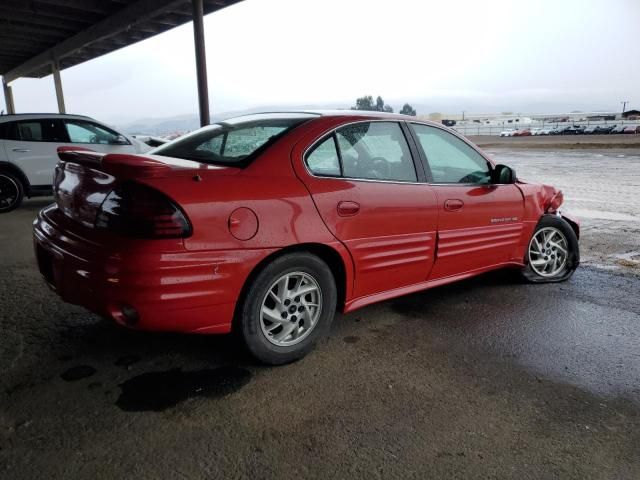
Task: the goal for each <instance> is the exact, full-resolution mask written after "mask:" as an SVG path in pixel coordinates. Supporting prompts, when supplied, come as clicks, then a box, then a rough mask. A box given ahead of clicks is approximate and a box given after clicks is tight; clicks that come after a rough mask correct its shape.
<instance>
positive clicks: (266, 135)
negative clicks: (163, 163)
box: [149, 116, 309, 167]
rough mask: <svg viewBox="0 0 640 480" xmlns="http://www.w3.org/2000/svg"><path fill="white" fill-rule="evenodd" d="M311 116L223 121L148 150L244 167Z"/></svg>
mask: <svg viewBox="0 0 640 480" xmlns="http://www.w3.org/2000/svg"><path fill="white" fill-rule="evenodd" d="M308 119H309V117H307V116H305V117H295V118H258V119H256V118H255V117H251V118H248V119H247V121H246V122H243V121H240V119H234V120H230V121H228V122H221V123H218V124H215V125H212V126H210V127H205V128H204V129H201V130H196V131H195V132H193V133H191V134H189V135H186V136H185V137H182V138H180V139H178V140H176V141H174V142H171V143H168V144H166V145H162V146H160V147H158V148H156V149H155V150H153V151H151V152H149V153H152V154H153V155H162V156H165V157H175V158H183V159H185V160H195V161H197V162H202V163H208V164H212V165H230V166H238V167H242V166H245V165H247V164H248V162H250V161H251V160H252V159H253V158H255V157H256V156H257V155H258V154H259V153H260V152H261V151H263V150H264V149H265V148H266V147H267V146H269V145H270V144H272V143H273V142H274V141H275V140H276V139H278V138H279V137H281V136H282V135H284V134H285V133H286V132H288V131H289V130H291V129H292V128H294V127H296V126H298V125H300V124H301V123H303V122H305V121H307V120H308Z"/></svg>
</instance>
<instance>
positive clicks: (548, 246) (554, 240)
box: [529, 227, 569, 278]
mask: <svg viewBox="0 0 640 480" xmlns="http://www.w3.org/2000/svg"><path fill="white" fill-rule="evenodd" d="M568 256H569V247H568V242H567V238H566V237H565V236H564V234H563V233H562V232H561V231H560V230H558V229H557V228H555V227H545V228H541V229H540V230H538V231H537V232H536V233H535V234H534V235H533V237H532V238H531V242H529V264H530V265H531V268H532V269H533V271H534V272H536V273H537V274H538V275H540V276H541V277H546V278H550V277H555V276H557V275H558V274H560V273H562V272H563V271H564V268H565V266H566V264H567V258H568Z"/></svg>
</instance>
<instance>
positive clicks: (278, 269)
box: [239, 252, 337, 365]
mask: <svg viewBox="0 0 640 480" xmlns="http://www.w3.org/2000/svg"><path fill="white" fill-rule="evenodd" d="M336 301H337V291H336V285H335V280H334V278H333V274H332V273H331V270H330V269H329V267H328V266H327V264H326V263H324V262H323V261H322V260H321V259H320V258H318V257H317V256H315V255H312V254H310V253H305V252H296V253H291V254H286V255H283V256H282V257H278V258H276V259H275V260H273V261H272V262H271V263H269V264H268V265H267V266H266V267H265V268H264V269H263V270H262V271H260V273H259V274H258V275H257V276H256V277H255V279H254V280H253V281H252V283H251V285H250V286H249V288H248V289H247V292H246V295H244V298H243V300H242V305H241V309H240V310H239V313H240V318H239V322H240V327H241V332H242V337H243V339H244V341H245V343H246V345H247V347H248V349H249V351H250V352H251V353H252V354H253V356H255V357H256V358H257V359H258V360H260V361H262V362H264V363H268V364H272V365H279V364H283V363H288V362H292V361H294V360H297V359H299V358H301V357H303V356H304V355H306V354H307V353H308V352H309V351H310V350H311V349H312V348H313V346H314V345H315V343H316V341H317V340H318V339H319V338H321V337H322V336H323V335H324V334H325V333H326V332H327V331H328V329H329V326H330V325H331V322H332V320H333V317H334V315H335V309H336Z"/></svg>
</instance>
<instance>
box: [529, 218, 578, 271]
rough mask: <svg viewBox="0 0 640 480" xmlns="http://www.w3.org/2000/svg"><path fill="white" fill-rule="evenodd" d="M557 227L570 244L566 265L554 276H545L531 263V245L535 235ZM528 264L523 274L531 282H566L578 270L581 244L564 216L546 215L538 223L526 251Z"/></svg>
mask: <svg viewBox="0 0 640 480" xmlns="http://www.w3.org/2000/svg"><path fill="white" fill-rule="evenodd" d="M549 227H552V228H555V229H557V230H559V231H560V232H561V233H562V234H563V235H564V237H565V239H566V242H567V246H568V255H567V259H566V262H565V265H564V268H563V269H562V270H560V271H559V272H558V273H557V274H556V275H554V276H552V277H545V276H542V275H540V274H538V273H537V272H536V271H535V270H534V268H533V267H532V266H531V263H530V258H529V257H530V254H529V246H530V244H531V241H532V240H533V237H534V236H535V235H536V234H537V233H539V231H540V230H542V229H544V228H549ZM524 260H525V263H526V266H525V267H524V268H523V269H522V270H521V275H522V277H523V278H524V280H526V281H527V282H529V283H557V282H564V281H566V280H568V279H569V278H571V275H573V272H575V271H576V268H578V265H579V264H580V246H579V244H578V237H577V236H576V233H575V232H574V231H573V228H571V225H569V224H568V223H567V221H566V220H564V219H563V218H562V217H559V216H558V215H544V216H542V218H541V219H540V221H539V222H538V224H537V225H536V228H535V230H534V231H533V235H532V236H531V239H530V240H529V243H528V244H527V250H526V252H525V259H524Z"/></svg>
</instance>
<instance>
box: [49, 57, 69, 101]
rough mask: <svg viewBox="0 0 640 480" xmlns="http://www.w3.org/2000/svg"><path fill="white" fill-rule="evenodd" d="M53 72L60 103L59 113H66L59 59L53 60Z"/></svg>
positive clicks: (57, 98) (57, 97)
mask: <svg viewBox="0 0 640 480" xmlns="http://www.w3.org/2000/svg"><path fill="white" fill-rule="evenodd" d="M51 71H52V72H53V83H54V84H55V87H56V100H57V101H58V113H66V111H65V108H64V93H63V92H62V79H61V78H60V64H59V63H58V60H57V59H55V58H54V59H53V62H52V63H51Z"/></svg>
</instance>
